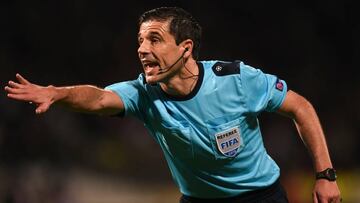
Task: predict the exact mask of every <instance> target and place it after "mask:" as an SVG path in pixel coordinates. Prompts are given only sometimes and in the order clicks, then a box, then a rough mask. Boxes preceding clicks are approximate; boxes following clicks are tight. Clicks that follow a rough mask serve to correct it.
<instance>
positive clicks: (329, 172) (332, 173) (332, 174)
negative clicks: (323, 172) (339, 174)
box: [327, 168, 336, 180]
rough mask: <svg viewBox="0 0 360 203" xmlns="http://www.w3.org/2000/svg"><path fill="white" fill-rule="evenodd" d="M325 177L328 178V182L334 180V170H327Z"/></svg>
mask: <svg viewBox="0 0 360 203" xmlns="http://www.w3.org/2000/svg"><path fill="white" fill-rule="evenodd" d="M327 176H328V178H329V179H330V180H336V172H335V170H334V169H332V168H329V169H328V170H327Z"/></svg>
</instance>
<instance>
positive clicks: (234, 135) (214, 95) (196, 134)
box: [5, 7, 340, 203]
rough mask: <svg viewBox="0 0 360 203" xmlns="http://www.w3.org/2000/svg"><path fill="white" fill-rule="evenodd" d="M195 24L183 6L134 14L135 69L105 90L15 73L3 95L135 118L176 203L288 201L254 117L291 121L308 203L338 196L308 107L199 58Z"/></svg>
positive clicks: (244, 72) (260, 79)
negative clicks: (307, 158) (303, 155)
mask: <svg viewBox="0 0 360 203" xmlns="http://www.w3.org/2000/svg"><path fill="white" fill-rule="evenodd" d="M200 39H201V27H200V25H199V24H198V22H196V20H195V19H194V18H193V17H192V16H191V15H190V14H189V13H187V12H186V11H184V10H183V9H181V8H176V7H161V8H156V9H153V10H150V11H147V12H145V13H144V14H142V15H141V16H140V19H139V32H138V43H139V48H138V56H139V59H140V61H141V63H142V66H143V73H141V74H140V75H139V77H138V78H137V79H135V80H132V81H123V82H119V83H116V84H111V85H109V86H107V87H106V88H105V89H102V88H98V87H95V86H92V85H76V86H67V87H55V86H52V85H50V86H47V87H44V86H39V85H36V84H34V83H31V82H29V81H28V80H26V79H25V78H24V77H22V76H21V75H19V74H17V75H16V79H17V81H16V82H15V81H9V83H8V86H6V87H5V90H6V91H7V93H8V97H9V98H12V99H15V100H21V101H26V102H31V103H34V104H36V105H37V108H36V113H38V114H40V113H44V112H46V111H47V110H48V109H49V107H50V106H51V105H52V104H60V105H62V106H65V107H67V108H69V109H71V110H75V111H82V112H90V113H96V114H100V115H119V116H133V117H136V118H138V119H139V120H141V121H142V122H143V123H144V124H145V126H146V128H147V129H148V130H149V134H150V135H151V136H153V137H154V138H155V140H156V141H157V143H158V144H159V145H160V147H161V149H162V151H163V153H164V156H165V158H166V161H167V163H168V165H169V168H170V171H171V174H172V176H173V179H174V181H175V183H176V184H177V186H178V187H179V189H180V192H181V193H182V194H183V195H182V197H181V199H180V202H181V203H197V202H219V203H227V202H229V203H230V202H231V203H235V202H277V203H282V202H288V199H287V196H286V192H285V191H284V189H283V188H282V186H281V184H280V182H279V177H280V170H279V167H278V165H277V164H276V163H275V162H274V160H273V159H272V158H271V157H270V156H269V155H268V154H267V152H266V149H265V148H264V144H263V140H262V135H261V132H260V128H259V121H258V119H257V117H258V115H259V114H260V113H261V112H263V111H267V112H276V113H279V114H281V115H284V116H287V117H289V118H291V119H293V120H294V122H295V124H296V127H297V130H298V132H299V134H300V136H301V138H302V140H303V141H304V143H305V146H306V147H307V148H308V149H309V152H310V154H311V157H312V159H313V163H314V169H315V173H316V178H317V180H316V182H315V186H314V189H313V202H315V203H317V202H319V203H320V202H321V203H324V202H332V203H334V202H340V191H339V189H338V186H337V183H336V172H335V169H334V168H333V166H332V163H331V160H330V156H329V153H328V149H327V145H326V140H325V136H324V133H323V130H322V128H321V125H320V122H319V119H318V117H317V114H316V112H315V110H314V108H313V107H312V105H311V104H310V103H309V101H307V100H306V99H305V98H304V97H302V96H300V95H299V94H297V93H295V92H294V91H292V90H289V89H288V88H287V85H286V82H285V81H284V80H282V79H280V78H278V77H276V76H274V75H271V74H266V73H263V72H262V71H261V70H259V69H256V68H253V67H251V66H249V65H247V64H245V63H244V62H243V61H231V62H227V61H221V60H212V61H200V60H198V56H199V49H200Z"/></svg>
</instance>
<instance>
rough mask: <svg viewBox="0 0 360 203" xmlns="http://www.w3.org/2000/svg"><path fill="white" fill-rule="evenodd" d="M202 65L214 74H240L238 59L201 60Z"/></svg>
mask: <svg viewBox="0 0 360 203" xmlns="http://www.w3.org/2000/svg"><path fill="white" fill-rule="evenodd" d="M201 63H202V64H203V65H204V68H205V69H207V70H209V71H211V72H212V73H213V74H215V75H216V76H227V75H236V74H240V69H241V66H242V65H241V64H243V62H242V61H240V60H235V61H221V60H212V61H201Z"/></svg>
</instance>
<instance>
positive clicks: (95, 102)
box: [48, 85, 104, 113]
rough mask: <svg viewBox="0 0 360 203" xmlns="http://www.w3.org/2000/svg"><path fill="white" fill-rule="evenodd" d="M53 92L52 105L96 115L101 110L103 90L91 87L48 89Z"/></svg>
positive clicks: (51, 87) (50, 87) (78, 86)
mask: <svg viewBox="0 0 360 203" xmlns="http://www.w3.org/2000/svg"><path fill="white" fill-rule="evenodd" d="M48 88H49V89H50V91H52V92H53V95H54V96H53V98H54V104H56V105H59V106H63V107H66V108H69V109H70V110H73V111H79V112H88V113H96V112H97V111H99V110H101V109H102V106H101V104H102V98H103V95H104V90H103V89H100V88H98V87H95V86H92V85H77V86H68V87H53V86H49V87H48Z"/></svg>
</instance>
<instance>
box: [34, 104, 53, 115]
mask: <svg viewBox="0 0 360 203" xmlns="http://www.w3.org/2000/svg"><path fill="white" fill-rule="evenodd" d="M49 106H50V105H49V104H47V103H42V104H40V105H39V106H38V107H37V108H36V109H35V113H36V114H41V113H45V112H46V111H47V110H49Z"/></svg>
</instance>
